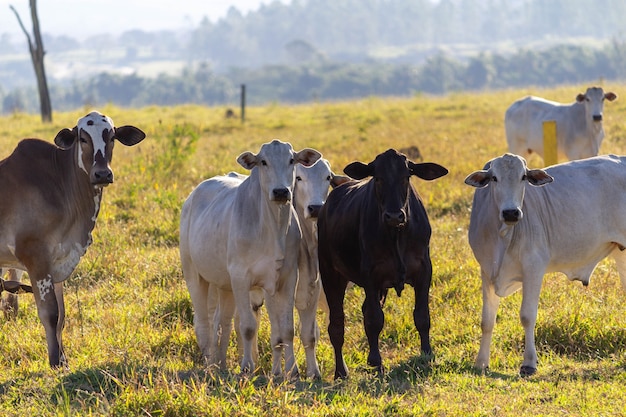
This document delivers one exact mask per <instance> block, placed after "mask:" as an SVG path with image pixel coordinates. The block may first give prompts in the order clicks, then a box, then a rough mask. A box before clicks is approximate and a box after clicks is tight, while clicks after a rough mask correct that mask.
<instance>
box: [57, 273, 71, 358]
mask: <svg viewBox="0 0 626 417" xmlns="http://www.w3.org/2000/svg"><path fill="white" fill-rule="evenodd" d="M54 296H55V298H56V300H57V306H58V308H59V318H58V320H57V334H56V337H57V344H58V345H59V366H61V367H64V368H67V367H68V364H67V359H66V357H65V348H64V347H63V339H62V333H63V328H64V327H65V300H64V298H63V283H62V282H55V283H54Z"/></svg>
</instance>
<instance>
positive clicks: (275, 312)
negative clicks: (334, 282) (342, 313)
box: [265, 272, 298, 378]
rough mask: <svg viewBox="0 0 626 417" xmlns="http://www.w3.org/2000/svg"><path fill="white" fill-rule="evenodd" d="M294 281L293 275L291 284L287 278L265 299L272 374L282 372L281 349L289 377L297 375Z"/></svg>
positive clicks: (277, 374) (276, 374)
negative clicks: (268, 324) (269, 330)
mask: <svg viewBox="0 0 626 417" xmlns="http://www.w3.org/2000/svg"><path fill="white" fill-rule="evenodd" d="M294 274H295V272H294ZM295 281H296V277H295V276H294V277H293V284H290V283H289V279H288V281H287V282H285V283H284V285H283V286H282V287H281V288H280V290H277V291H276V292H275V293H274V294H273V295H271V296H268V297H267V299H266V301H265V302H266V304H267V314H268V315H269V318H270V326H271V336H270V343H271V346H272V374H273V375H274V376H279V375H281V374H282V366H281V362H282V360H281V358H282V353H283V351H284V352H285V374H287V376H289V377H290V378H296V377H297V376H298V366H297V365H296V357H295V353H294V349H293V337H294V323H293V308H294V296H295Z"/></svg>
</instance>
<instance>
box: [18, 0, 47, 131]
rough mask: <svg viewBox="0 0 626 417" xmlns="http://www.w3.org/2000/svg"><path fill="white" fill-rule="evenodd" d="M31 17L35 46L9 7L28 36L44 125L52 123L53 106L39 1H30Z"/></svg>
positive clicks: (19, 19)
mask: <svg viewBox="0 0 626 417" xmlns="http://www.w3.org/2000/svg"><path fill="white" fill-rule="evenodd" d="M29 3H30V17H31V20H32V22H33V36H34V38H35V44H33V42H32V39H31V37H30V34H29V33H28V31H27V30H26V28H25V27H24V24H23V23H22V19H21V18H20V15H19V14H18V13H17V10H15V8H14V7H13V6H9V7H10V8H11V10H13V13H15V17H17V22H18V23H19V24H20V27H21V28H22V31H23V32H24V34H25V35H26V40H27V41H28V49H29V50H30V58H31V60H32V62H33V68H34V69H35V75H36V76H37V89H38V90H39V105H40V107H41V120H42V121H43V122H44V123H50V122H52V105H51V104H50V92H49V91H48V81H47V79H46V70H45V67H44V62H43V58H44V55H45V53H46V52H45V51H44V49H43V41H42V39H41V31H40V30H39V17H38V16H37V0H30V1H29Z"/></svg>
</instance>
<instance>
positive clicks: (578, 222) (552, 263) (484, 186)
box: [465, 154, 626, 376]
mask: <svg viewBox="0 0 626 417" xmlns="http://www.w3.org/2000/svg"><path fill="white" fill-rule="evenodd" d="M465 182H466V183H467V184H469V185H471V186H474V187H477V189H476V191H475V194H474V201H473V204H472V214H471V218H470V226H469V243H470V245H471V247H472V250H473V251H474V255H475V257H476V259H477V260H478V263H479V264H480V272H481V278H482V291H483V311H482V325H481V328H482V338H481V342H480V350H479V352H478V356H477V358H476V364H475V365H476V367H477V368H479V369H485V368H487V367H488V366H489V350H490V344H491V338H492V335H493V328H494V324H495V320H496V312H497V309H498V305H499V302H500V298H501V297H506V296H507V295H509V294H512V293H513V292H515V291H517V290H519V289H520V288H521V289H522V306H521V310H520V318H521V322H522V325H523V326H524V334H525V344H524V361H523V362H522V366H521V369H520V374H521V375H524V376H526V375H532V374H534V373H535V372H536V370H537V351H536V349H535V324H536V321H537V308H538V303H539V293H540V291H541V284H542V281H543V276H544V274H545V273H547V272H562V273H564V274H565V275H566V276H567V277H568V278H569V279H570V280H579V281H581V282H582V283H583V284H584V285H588V284H589V278H590V276H591V273H592V272H593V270H594V268H595V267H596V265H597V264H598V262H599V261H600V260H602V259H603V258H605V257H606V256H608V255H611V256H612V257H614V258H615V259H616V261H617V267H618V271H619V273H620V277H621V280H622V285H623V286H624V288H626V253H625V252H624V251H623V250H624V248H626V215H624V213H626V157H617V156H613V155H609V156H598V157H594V158H589V159H583V160H579V161H571V162H567V163H563V164H559V165H554V166H552V167H549V168H546V169H545V170H541V169H528V168H527V166H526V161H525V160H524V159H523V158H522V157H520V156H518V155H511V154H505V155H503V156H501V157H498V158H495V159H492V160H491V161H489V162H488V163H487V164H486V165H485V167H484V169H482V170H480V171H476V172H474V173H472V174H470V175H469V176H468V177H467V178H466V180H465ZM549 183H550V184H549ZM544 184H548V185H545V186H543V187H541V185H544Z"/></svg>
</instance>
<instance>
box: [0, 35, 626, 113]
mask: <svg viewBox="0 0 626 417" xmlns="http://www.w3.org/2000/svg"><path fill="white" fill-rule="evenodd" d="M623 74H626V42H622V41H618V40H614V41H612V42H610V43H609V44H607V45H606V46H605V47H602V48H598V49H594V48H590V47H584V46H574V45H560V46H555V47H552V48H549V49H547V50H545V51H533V50H529V49H520V50H519V51H517V52H516V53H514V54H512V55H508V56H507V55H500V54H493V53H481V54H479V55H477V56H474V57H472V58H470V59H467V60H461V59H457V58H453V57H450V56H448V55H446V54H443V53H442V54H438V55H435V56H433V57H431V58H429V59H428V60H427V61H426V62H425V63H423V64H421V65H409V64H403V63H385V62H368V63H339V62H328V61H325V62H318V63H311V64H301V65H271V66H264V67H261V68H256V69H254V68H251V69H241V68H240V69H231V70H230V71H228V72H226V73H224V74H219V73H217V72H215V71H214V70H213V69H212V68H211V66H210V65H208V64H206V63H204V64H197V65H190V66H188V67H186V68H185V69H184V70H182V72H181V73H180V74H179V75H165V74H162V75H160V76H158V77H156V78H147V77H140V76H138V75H136V74H131V75H120V74H110V73H101V74H99V75H97V76H95V77H92V78H89V79H86V80H82V81H73V82H72V83H71V84H68V85H60V84H54V85H52V86H51V89H50V91H51V98H52V103H53V108H54V109H56V110H59V111H61V110H69V109H74V108H79V107H85V106H101V105H104V104H108V103H112V104H116V105H119V106H125V107H143V106H149V105H176V104H188V103H195V104H204V105H211V106H216V105H227V106H236V105H237V104H238V100H239V91H240V85H241V84H245V85H246V88H247V90H246V91H247V98H248V102H249V103H250V104H263V103H268V102H273V101H279V102H284V103H301V102H307V101H313V100H340V99H351V98H358V97H364V96H372V95H375V96H407V95H414V94H419V93H428V94H445V93H449V92H454V91H461V90H485V89H499V88H508V87H522V86H529V85H534V86H553V85H558V84H576V83H584V82H589V83H592V82H597V81H599V80H607V81H610V80H613V81H618V80H620V79H623ZM0 99H1V101H0V102H1V103H2V111H3V112H4V113H7V112H14V111H29V112H35V111H36V109H37V107H38V102H37V94H36V92H35V87H24V88H18V89H15V90H13V91H10V92H6V93H3V92H2V91H0Z"/></svg>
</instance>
